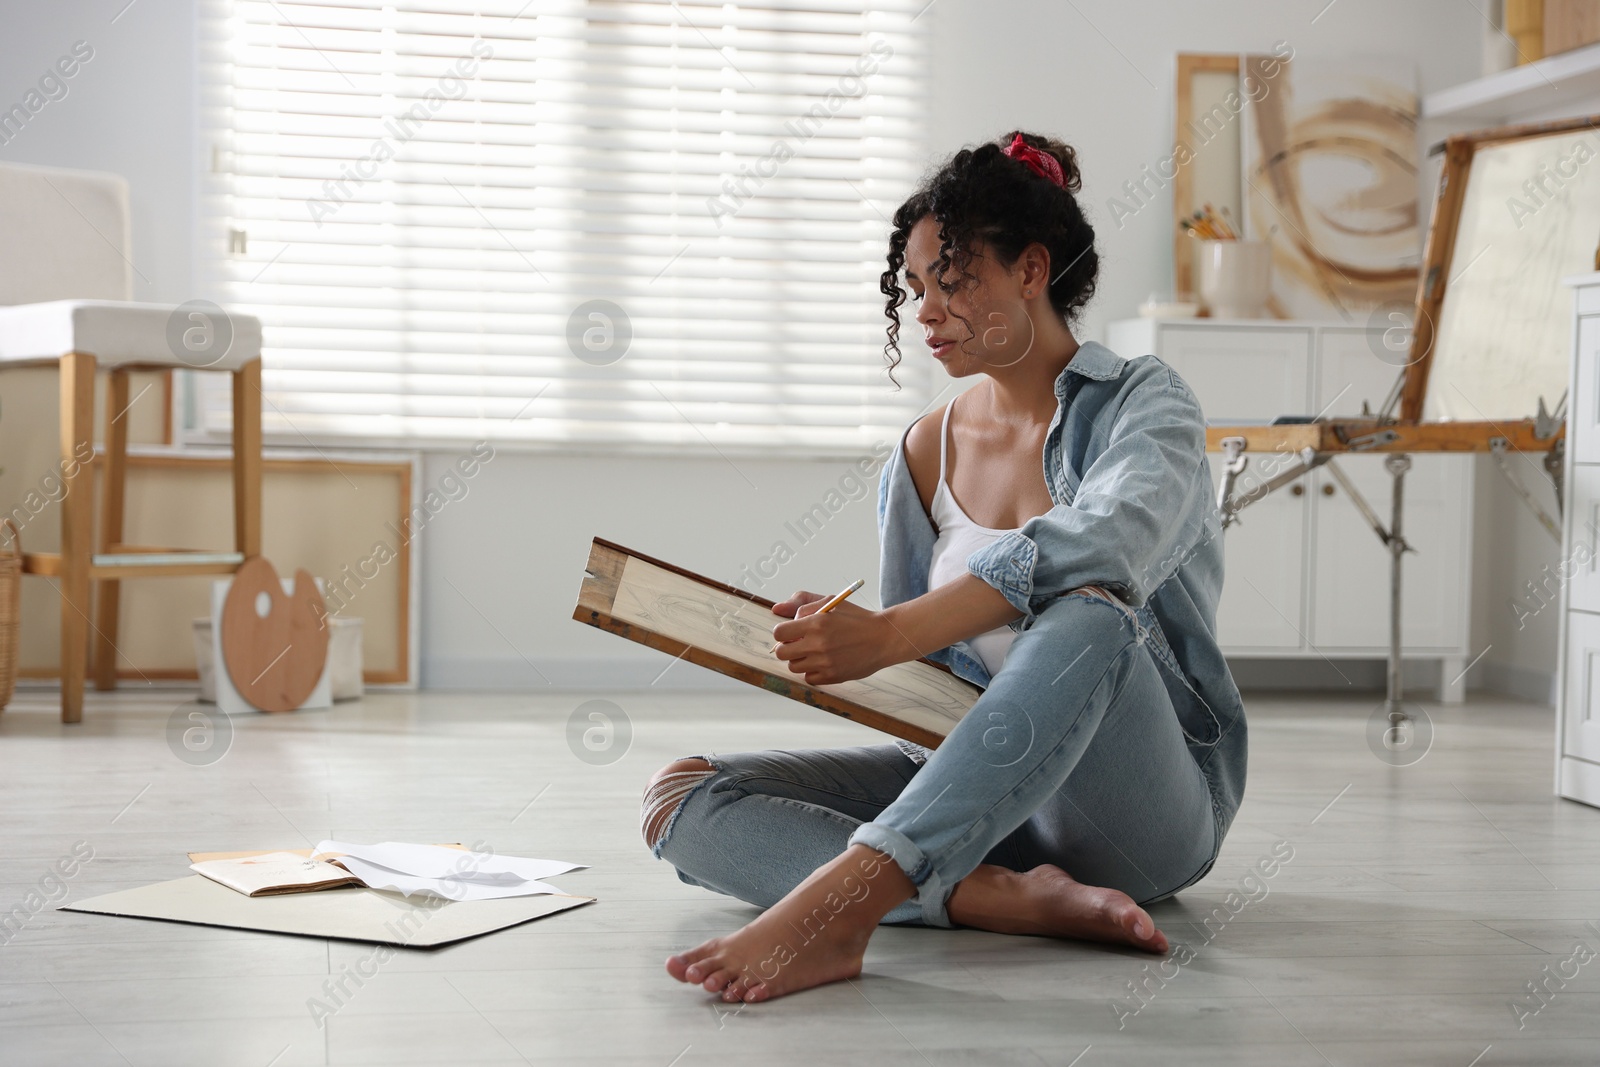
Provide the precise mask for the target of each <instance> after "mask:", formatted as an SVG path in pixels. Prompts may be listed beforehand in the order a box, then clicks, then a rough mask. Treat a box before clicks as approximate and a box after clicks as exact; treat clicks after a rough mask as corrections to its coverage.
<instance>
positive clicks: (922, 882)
mask: <svg viewBox="0 0 1600 1067" xmlns="http://www.w3.org/2000/svg"><path fill="white" fill-rule="evenodd" d="M845 845H846V846H847V847H848V846H850V845H866V846H867V847H868V848H873V849H877V850H878V851H879V852H882V853H883V854H884V855H886V856H888V857H889V858H890V859H892V860H894V862H895V865H896V866H898V867H899V868H900V869H901V870H902V871H904V872H905V875H906V877H907V878H909V879H911V882H912V884H913V885H915V886H916V887H917V896H916V900H917V903H918V904H920V905H921V906H922V921H923V923H924V924H926V925H928V926H943V927H946V928H949V927H951V926H953V925H954V924H953V923H952V922H951V921H950V916H949V913H948V912H947V911H946V910H945V901H946V900H947V899H948V898H949V896H950V887H949V886H946V885H945V884H944V879H943V878H941V877H940V876H939V872H938V871H936V870H935V869H934V866H933V861H932V860H931V859H929V858H928V854H927V853H926V852H924V851H922V849H920V848H918V847H917V846H916V845H915V844H913V843H912V841H911V839H910V838H909V837H907V836H906V835H905V834H903V833H901V832H900V831H899V830H896V829H894V828H893V827H889V826H884V825H882V824H881V823H875V822H864V823H862V824H861V825H860V826H858V827H856V828H855V831H854V832H853V833H851V835H850V839H849V840H848V841H846V842H845Z"/></svg>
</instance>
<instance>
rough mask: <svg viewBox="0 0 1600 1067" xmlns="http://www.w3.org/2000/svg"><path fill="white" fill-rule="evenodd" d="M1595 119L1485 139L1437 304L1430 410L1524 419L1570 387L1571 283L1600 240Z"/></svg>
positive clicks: (1431, 416)
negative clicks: (1568, 127)
mask: <svg viewBox="0 0 1600 1067" xmlns="http://www.w3.org/2000/svg"><path fill="white" fill-rule="evenodd" d="M1597 157H1600V135H1597V133H1596V131H1595V130H1593V129H1588V130H1582V131H1577V132H1567V133H1563V134H1556V135H1553V136H1546V137H1532V138H1527V139H1525V140H1518V141H1509V142H1506V143H1504V144H1496V145H1488V146H1485V147H1482V148H1479V149H1478V150H1477V152H1476V153H1475V154H1474V156H1473V159H1472V168H1471V170H1470V171H1469V172H1468V177H1467V186H1466V191H1465V193H1464V194H1463V201H1462V205H1461V221H1460V224H1459V225H1458V227H1457V229H1456V244H1455V251H1454V252H1453V253H1452V256H1451V262H1450V270H1449V284H1448V285H1447V287H1446V288H1445V292H1444V301H1443V304H1442V306H1441V307H1440V308H1439V322H1438V323H1437V324H1436V325H1437V328H1438V329H1437V333H1436V334H1435V339H1434V349H1433V369H1432V373H1431V374H1430V375H1429V380H1428V393H1427V397H1426V398H1425V400H1424V402H1423V408H1422V417H1423V418H1424V419H1425V420H1430V421H1432V420H1450V419H1461V420H1470V419H1522V418H1528V417H1530V416H1532V415H1534V414H1535V413H1536V412H1537V410H1538V402H1539V400H1540V398H1543V400H1544V403H1545V407H1546V408H1548V409H1550V410H1554V409H1555V408H1556V407H1557V405H1558V403H1559V399H1560V397H1561V396H1562V394H1563V393H1565V391H1566V388H1567V363H1568V359H1569V355H1570V352H1571V348H1572V291H1571V290H1570V289H1568V288H1567V287H1566V286H1564V285H1562V284H1561V279H1562V278H1563V277H1566V276H1568V275H1572V274H1581V273H1585V272H1587V271H1590V270H1592V269H1593V268H1594V257H1595V247H1596V244H1597V243H1600V162H1597V161H1596V160H1597Z"/></svg>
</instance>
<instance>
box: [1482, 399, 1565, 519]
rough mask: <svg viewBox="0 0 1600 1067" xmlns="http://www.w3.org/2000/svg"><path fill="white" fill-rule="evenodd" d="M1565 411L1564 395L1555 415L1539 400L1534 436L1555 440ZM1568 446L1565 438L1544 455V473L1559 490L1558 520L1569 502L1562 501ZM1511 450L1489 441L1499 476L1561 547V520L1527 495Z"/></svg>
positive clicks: (1497, 439) (1498, 441)
mask: <svg viewBox="0 0 1600 1067" xmlns="http://www.w3.org/2000/svg"><path fill="white" fill-rule="evenodd" d="M1566 407H1567V397H1566V394H1565V393H1563V394H1562V396H1561V400H1560V401H1559V402H1558V403H1557V404H1556V410H1555V413H1554V414H1551V413H1550V412H1548V411H1546V410H1545V407H1544V398H1543V397H1540V398H1539V411H1538V414H1536V415H1535V416H1534V418H1533V432H1534V435H1535V436H1537V437H1538V438H1540V439H1541V440H1545V439H1548V438H1551V437H1554V436H1555V434H1556V431H1557V430H1559V429H1561V423H1562V420H1563V419H1564V418H1565V411H1566ZM1566 446H1567V442H1566V438H1564V437H1563V438H1562V439H1561V440H1559V441H1557V442H1556V443H1555V444H1554V445H1552V446H1551V447H1550V450H1549V451H1547V452H1546V453H1545V454H1544V472H1545V473H1546V474H1548V475H1549V476H1550V482H1551V484H1552V485H1554V486H1555V487H1556V515H1558V516H1559V515H1560V513H1561V511H1562V509H1563V508H1565V507H1566V502H1565V501H1563V500H1562V499H1561V479H1562V475H1563V472H1564V471H1565V469H1566V457H1567V447H1566ZM1511 450H1512V449H1511V442H1509V441H1507V440H1506V439H1505V438H1504V437H1491V438H1490V439H1489V454H1490V455H1492V456H1493V457H1494V463H1495V466H1496V467H1498V468H1499V469H1500V473H1501V474H1502V475H1504V476H1505V480H1506V481H1507V482H1509V483H1510V484H1511V488H1512V490H1513V491H1515V492H1516V494H1517V497H1518V499H1520V500H1521V501H1522V502H1523V503H1524V504H1526V505H1527V506H1528V510H1529V511H1531V512H1533V516H1534V518H1536V519H1538V520H1539V525H1541V526H1543V527H1544V529H1545V532H1546V533H1548V534H1549V535H1550V536H1551V537H1553V538H1555V539H1556V544H1558V545H1559V544H1560V543H1561V522H1560V520H1559V519H1558V518H1555V517H1552V516H1551V515H1550V513H1549V512H1547V511H1545V509H1544V508H1542V507H1540V506H1539V502H1538V501H1537V500H1535V499H1534V498H1533V494H1532V493H1531V492H1529V491H1528V487H1527V486H1525V485H1523V484H1522V479H1520V478H1518V477H1517V472H1516V471H1514V470H1512V469H1511V459H1510V453H1511Z"/></svg>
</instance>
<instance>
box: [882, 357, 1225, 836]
mask: <svg viewBox="0 0 1600 1067" xmlns="http://www.w3.org/2000/svg"><path fill="white" fill-rule="evenodd" d="M1055 394H1056V413H1055V417H1054V418H1053V419H1052V420H1051V422H1050V429H1049V432H1048V433H1047V434H1046V436H1045V443H1044V455H1043V461H1044V475H1045V484H1046V486H1047V487H1048V488H1049V491H1050V499H1051V500H1052V501H1053V502H1054V506H1053V507H1051V508H1050V510H1049V511H1047V512H1045V513H1044V514H1042V515H1037V516H1035V517H1033V518H1031V519H1029V520H1028V521H1027V522H1026V523H1024V524H1023V525H1022V527H1021V529H1019V530H1016V531H1014V532H1011V533H1006V534H1004V535H1002V536H1001V537H999V538H998V539H996V540H995V541H993V542H991V543H990V544H988V545H985V546H983V547H981V548H979V549H977V550H976V551H975V552H973V553H972V554H971V555H970V556H968V557H967V569H968V570H969V571H970V572H971V573H973V574H975V575H977V576H978V577H979V578H981V579H983V580H984V581H985V582H987V583H988V584H989V585H991V586H993V587H994V588H995V589H996V590H998V591H999V592H1000V593H1001V595H1003V596H1004V597H1005V598H1006V600H1008V601H1009V602H1010V603H1011V604H1012V606H1014V607H1015V608H1016V609H1017V610H1018V611H1020V612H1022V616H1021V617H1020V618H1018V619H1016V620H1014V621H1012V622H1011V623H1010V624H1009V625H1010V626H1011V628H1012V629H1013V630H1017V631H1022V630H1026V629H1027V628H1028V627H1029V626H1031V625H1032V624H1033V622H1034V619H1035V618H1036V617H1037V615H1038V613H1039V612H1040V611H1042V610H1043V609H1044V607H1045V605H1047V604H1048V603H1050V601H1052V600H1053V599H1054V598H1056V597H1058V596H1062V595H1063V594H1066V593H1069V592H1071V591H1072V590H1074V589H1077V588H1079V587H1080V586H1085V585H1097V586H1100V587H1101V588H1103V589H1105V590H1106V591H1107V592H1109V593H1111V594H1113V595H1114V596H1116V597H1118V598H1120V599H1121V600H1122V602H1123V603H1124V604H1126V605H1127V608H1128V610H1129V612H1130V614H1131V615H1133V617H1134V619H1135V620H1136V621H1137V623H1138V625H1139V626H1140V627H1141V628H1142V629H1143V630H1144V631H1146V634H1147V636H1148V637H1149V638H1150V642H1149V647H1150V648H1151V650H1152V653H1153V654H1154V655H1155V657H1156V659H1157V662H1158V664H1159V666H1160V668H1161V669H1162V677H1163V680H1164V681H1166V683H1167V688H1168V692H1169V693H1170V694H1171V695H1172V697H1173V705H1174V707H1175V708H1176V709H1177V712H1178V718H1179V721H1180V723H1181V725H1182V726H1183V731H1184V736H1185V737H1186V738H1187V739H1188V742H1189V747H1190V751H1191V752H1192V753H1193V754H1194V756H1195V759H1196V761H1197V762H1198V763H1199V764H1200V768H1201V770H1202V771H1203V772H1204V773H1205V775H1206V779H1207V781H1208V782H1209V783H1210V785H1211V790H1212V802H1213V805H1214V807H1215V808H1216V814H1217V818H1218V824H1219V825H1218V830H1219V832H1221V831H1225V830H1226V829H1227V825H1228V823H1230V822H1231V821H1232V818H1233V814H1234V812H1235V811H1236V810H1237V809H1238V806H1239V801H1240V799H1241V798H1242V796H1243V793H1244V779H1245V722H1244V708H1243V704H1242V702H1241V700H1240V697H1239V690H1238V688H1237V686H1235V685H1234V682H1233V675H1232V674H1231V673H1230V672H1229V670H1228V664H1227V661H1226V660H1225V659H1224V658H1223V656H1222V651H1221V649H1220V648H1218V646H1217V640H1216V614H1217V600H1218V598H1219V597H1220V595H1221V593H1222V570H1223V566H1222V523H1221V519H1220V517H1219V515H1218V513H1217V505H1216V500H1215V499H1214V498H1213V496H1212V485H1211V472H1210V466H1209V465H1208V463H1207V462H1206V452H1205V448H1206V424H1205V417H1204V416H1203V415H1202V414H1201V411H1200V402H1199V401H1198V400H1197V399H1196V398H1195V395H1194V393H1193V392H1192V391H1191V390H1190V389H1189V386H1188V384H1187V383H1186V382H1184V380H1183V379H1182V378H1181V377H1179V376H1178V374H1177V372H1176V371H1174V370H1172V369H1171V368H1170V367H1168V366H1167V365H1166V364H1165V363H1162V362H1161V361H1160V360H1159V359H1157V358H1156V357H1155V356H1139V357H1138V358H1136V359H1131V360H1125V359H1122V358H1121V357H1119V356H1117V355H1116V354H1115V353H1113V352H1112V351H1111V350H1110V349H1108V348H1106V347H1105V346H1104V345H1100V344H1096V343H1095V342H1093V341H1090V342H1086V343H1084V344H1083V345H1081V346H1080V347H1079V348H1078V350H1077V352H1076V353H1075V354H1074V355H1073V357H1072V359H1071V361H1070V362H1068V364H1067V366H1066V368H1065V369H1064V370H1062V372H1061V374H1060V375H1059V376H1058V377H1057V378H1056V381H1055ZM908 429H909V427H908ZM878 533H879V540H880V543H881V558H880V567H879V575H880V577H879V582H880V585H879V594H880V597H881V602H882V604H883V606H884V607H886V608H887V607H890V606H892V605H894V604H899V603H902V602H904V601H907V600H912V599H914V598H916V597H919V596H921V595H922V594H924V593H926V592H927V591H928V567H929V563H930V561H931V559H932V555H933V543H934V540H935V538H936V536H937V535H936V533H935V531H934V528H933V524H932V522H931V521H930V520H929V518H928V514H927V511H926V510H925V509H924V508H923V506H922V500H921V498H920V497H919V496H918V495H917V489H916V485H915V484H914V483H913V482H912V479H911V472H910V470H909V468H908V467H907V465H906V458H905V439H904V436H902V438H901V440H900V443H899V444H898V445H897V446H896V447H895V450H894V454H893V455H892V456H891V457H890V459H889V462H888V464H887V465H886V466H885V467H884V471H883V476H882V479H881V480H880V482H879V484H878ZM927 658H928V659H930V660H933V661H934V662H936V663H942V664H944V665H945V666H947V667H949V668H950V669H951V671H953V672H954V673H955V674H956V675H957V676H958V677H961V678H964V679H966V680H967V681H969V682H972V683H974V684H975V685H979V686H983V687H987V686H988V684H989V682H990V677H991V676H990V674H989V672H988V671H987V670H986V669H985V668H984V666H983V663H982V662H981V661H980V660H979V659H978V657H977V655H976V654H975V652H974V651H973V649H972V647H971V645H970V644H969V643H968V642H966V641H958V642H956V643H955V644H953V645H951V646H949V647H948V648H943V649H939V650H938V651H935V652H932V653H930V654H929V655H928V657H927ZM1002 669H1003V668H1002Z"/></svg>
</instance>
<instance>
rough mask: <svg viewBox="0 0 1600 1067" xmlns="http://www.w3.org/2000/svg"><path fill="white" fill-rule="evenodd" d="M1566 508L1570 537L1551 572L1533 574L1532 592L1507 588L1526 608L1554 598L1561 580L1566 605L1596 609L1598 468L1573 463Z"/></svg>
mask: <svg viewBox="0 0 1600 1067" xmlns="http://www.w3.org/2000/svg"><path fill="white" fill-rule="evenodd" d="M1567 507H1569V508H1570V509H1572V537H1571V540H1570V542H1569V544H1568V545H1567V550H1566V554H1565V555H1563V556H1562V557H1561V560H1560V561H1559V562H1558V563H1557V564H1556V566H1555V568H1554V571H1555V573H1554V574H1550V573H1548V572H1546V573H1541V574H1540V575H1538V576H1536V577H1534V579H1533V584H1534V591H1533V592H1529V591H1528V589H1527V587H1526V586H1523V587H1520V588H1517V589H1513V590H1512V591H1511V595H1512V596H1513V597H1515V598H1517V601H1518V602H1519V603H1521V604H1523V605H1524V606H1525V609H1527V610H1532V609H1533V608H1535V607H1537V606H1538V605H1539V603H1540V601H1541V600H1544V601H1548V600H1552V599H1554V598H1555V596H1556V589H1557V585H1558V584H1559V583H1563V582H1564V583H1565V584H1566V586H1567V606H1568V607H1573V608H1579V609H1581V610H1583V611H1594V612H1600V560H1596V559H1595V549H1596V547H1597V542H1600V467H1593V466H1589V465H1587V464H1574V465H1573V468H1572V499H1571V500H1569V501H1568V502H1567Z"/></svg>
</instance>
